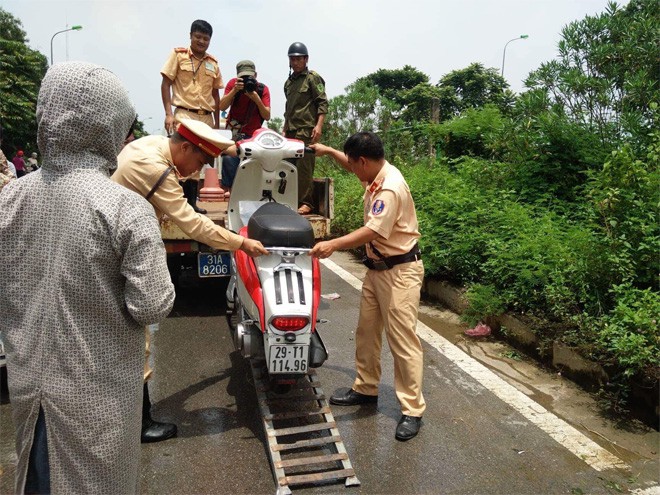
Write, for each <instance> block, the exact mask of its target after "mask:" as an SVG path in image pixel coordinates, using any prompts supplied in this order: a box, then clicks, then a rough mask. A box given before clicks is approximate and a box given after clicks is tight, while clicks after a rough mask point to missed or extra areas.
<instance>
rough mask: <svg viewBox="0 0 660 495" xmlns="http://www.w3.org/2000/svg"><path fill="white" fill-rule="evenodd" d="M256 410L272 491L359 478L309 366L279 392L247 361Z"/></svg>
mask: <svg viewBox="0 0 660 495" xmlns="http://www.w3.org/2000/svg"><path fill="white" fill-rule="evenodd" d="M251 368H252V376H253V377H254V384H255V389H256V392H257V400H258V401H259V410H260V412H261V418H262V421H263V425H264V431H265V433H266V440H267V442H268V453H269V456H270V461H271V467H272V471H273V477H274V479H275V485H276V486H277V489H276V492H275V493H276V495H290V494H291V489H290V487H293V486H300V485H308V486H309V485H318V484H330V483H333V482H337V481H339V480H345V485H346V486H358V485H359V484H360V481H359V480H358V479H357V477H356V476H355V471H354V470H353V466H352V465H351V461H350V459H349V458H348V453H347V452H346V448H345V446H344V442H343V441H342V439H341V435H340V434H339V430H338V429H337V425H336V423H335V418H334V417H333V415H332V411H331V410H330V406H329V404H328V401H327V399H326V397H325V394H324V392H323V390H322V389H321V384H320V382H319V379H318V377H317V376H316V372H315V370H313V369H311V370H309V373H308V374H307V375H306V377H305V378H304V379H301V380H299V381H298V383H296V384H295V385H293V387H292V389H291V390H289V391H288V392H287V393H285V394H276V393H274V392H272V391H271V390H270V387H269V384H268V382H267V378H266V377H267V374H266V373H265V372H264V371H263V362H257V361H255V360H252V361H251Z"/></svg>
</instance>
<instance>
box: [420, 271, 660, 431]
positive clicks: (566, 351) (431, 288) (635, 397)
mask: <svg viewBox="0 0 660 495" xmlns="http://www.w3.org/2000/svg"><path fill="white" fill-rule="evenodd" d="M422 295H423V296H425V297H427V298H429V299H432V300H434V301H437V302H439V303H440V304H442V305H443V306H445V307H447V308H448V309H450V310H451V311H453V312H454V313H456V314H459V315H461V314H463V312H464V311H465V310H466V309H467V307H468V301H467V298H466V297H465V290H464V289H461V288H458V287H455V286H453V285H451V284H450V283H448V282H446V281H444V280H433V279H428V278H425V279H424V284H423V285H422ZM485 323H486V324H488V326H490V327H491V329H492V330H493V332H494V333H495V334H496V337H497V338H498V339H500V340H503V341H505V342H507V343H508V344H510V345H512V346H513V347H515V348H517V349H520V350H521V351H523V352H525V353H526V354H528V355H530V356H531V357H533V358H535V359H538V360H540V361H541V362H543V363H544V364H547V365H549V366H552V367H553V368H554V369H555V370H557V371H558V372H559V373H561V374H562V376H564V377H566V378H568V379H570V380H572V381H574V382H576V383H577V384H579V385H580V386H582V387H583V388H584V389H586V390H588V391H589V392H598V391H599V390H601V389H602V388H603V387H604V386H606V385H607V383H608V381H609V375H608V373H607V371H606V370H605V368H603V367H602V366H601V365H600V364H598V363H596V362H594V361H590V360H588V359H586V358H585V357H584V356H582V355H581V354H580V353H578V352H577V351H576V350H575V349H573V348H571V347H569V346H567V345H564V344H561V343H558V342H553V344H552V346H543V348H541V347H542V342H541V340H540V339H539V337H538V336H537V335H536V333H535V332H534V330H533V329H532V328H531V327H530V326H528V325H527V324H526V323H524V322H522V321H521V320H519V319H518V318H516V317H514V316H512V315H510V314H503V315H500V316H495V317H488V318H486V321H485ZM631 386H632V397H631V402H634V404H631V406H634V409H635V410H636V411H638V412H639V415H641V417H640V419H642V420H643V421H644V422H646V423H648V424H649V425H650V426H653V427H655V428H657V424H658V416H659V413H660V407H659V406H658V390H657V389H654V388H642V387H640V386H639V384H635V383H632V384H631Z"/></svg>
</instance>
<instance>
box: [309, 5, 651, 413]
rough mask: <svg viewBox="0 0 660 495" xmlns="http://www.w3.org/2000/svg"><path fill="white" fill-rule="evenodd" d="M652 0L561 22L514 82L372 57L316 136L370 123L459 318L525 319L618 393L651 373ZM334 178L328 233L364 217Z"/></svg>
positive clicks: (341, 175) (331, 171)
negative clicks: (455, 292) (552, 50)
mask: <svg viewBox="0 0 660 495" xmlns="http://www.w3.org/2000/svg"><path fill="white" fill-rule="evenodd" d="M658 39H660V3H658V2H655V1H650V0H632V1H631V2H630V3H629V4H628V5H626V6H625V7H623V8H621V7H619V6H617V5H616V4H615V3H611V4H609V6H608V8H607V9H606V11H605V12H603V13H602V14H598V15H595V16H588V17H586V18H585V19H582V20H578V21H575V22H573V23H571V24H569V25H568V26H566V27H565V28H564V30H563V32H562V40H561V42H560V44H559V46H558V52H559V56H558V58H557V59H556V60H553V61H551V62H548V63H545V64H542V65H541V66H540V67H539V68H538V69H537V70H535V71H533V72H532V73H531V74H530V75H529V77H528V79H527V81H526V86H527V89H526V91H525V92H523V93H522V94H521V95H514V94H512V93H511V91H510V90H509V89H508V85H507V83H506V81H505V80H504V79H502V78H501V77H500V76H499V75H498V73H497V71H496V69H487V68H484V67H483V66H481V65H479V64H471V65H470V66H468V67H467V68H466V69H463V70H459V71H454V72H452V73H449V74H447V75H446V76H444V77H442V78H441V79H440V81H438V83H437V84H435V85H433V84H431V83H430V82H429V78H428V76H426V75H425V74H423V73H421V72H420V71H418V70H417V69H415V68H413V67H410V66H405V67H403V68H402V69H399V70H385V69H381V70H379V71H377V72H375V73H373V74H370V75H368V76H366V77H363V78H360V79H358V80H357V81H356V82H355V83H354V84H352V85H351V86H349V87H347V88H346V94H345V95H342V96H339V97H337V98H334V99H333V100H332V101H331V105H330V115H329V118H328V119H327V131H326V136H325V138H324V139H325V140H326V142H327V143H328V144H330V145H332V146H334V147H335V148H338V149H341V148H342V146H343V141H344V139H345V138H346V137H347V136H348V135H350V134H352V133H353V132H356V131H357V130H374V131H376V132H378V133H379V134H380V135H381V136H382V138H383V140H384V142H385V145H386V153H387V158H388V159H389V161H390V162H392V163H394V164H395V165H396V166H397V167H399V168H400V169H401V171H402V172H403V174H404V176H405V177H406V180H407V181H408V184H409V185H410V188H411V190H412V192H413V196H414V199H415V203H416V207H417V213H418V219H419V223H420V230H421V232H422V238H421V241H420V244H421V247H422V252H423V254H424V262H425V267H426V275H427V276H428V277H436V278H442V279H447V280H451V281H453V282H455V283H457V284H461V285H463V286H466V287H467V288H468V292H467V294H468V299H469V301H470V308H469V309H468V311H467V312H466V318H468V319H470V320H472V321H473V322H476V321H478V320H480V319H483V318H485V317H487V316H494V315H497V314H500V313H502V312H504V311H513V312H516V313H518V314H521V315H526V316H528V317H531V318H533V319H534V321H535V322H536V325H535V328H536V330H537V332H538V333H539V336H540V337H541V340H542V342H544V344H542V345H551V343H552V342H553V341H557V340H559V341H563V342H565V343H568V344H570V345H573V346H576V347H577V348H578V349H580V350H581V351H582V352H583V353H584V354H585V356H588V357H589V358H591V359H596V360H599V361H600V362H601V363H602V364H603V365H604V366H605V367H606V368H607V369H608V370H609V371H610V376H611V378H612V380H613V382H614V386H613V387H612V389H611V390H613V393H614V395H613V396H612V397H610V399H612V403H613V404H614V403H615V404H617V405H618V406H621V405H622V404H625V401H624V399H625V398H626V397H627V395H628V393H629V389H630V385H631V383H632V381H636V382H637V383H638V384H643V385H645V386H650V387H656V388H657V384H658V379H659V378H660V372H659V368H658V362H660V325H659V324H658V316H660V294H659V292H658V274H659V273H660V225H659V222H658V212H659V211H660V166H659V165H660V131H658V122H659V119H658V117H659V116H660V112H659V107H658V104H659V103H660V81H659V78H658V74H660V58H659V57H658V46H657V40H658ZM318 162H319V165H318V167H319V171H318V172H317V174H323V175H331V176H333V177H335V180H336V184H335V191H336V195H335V212H336V218H335V220H334V223H333V230H334V231H335V233H337V234H343V233H346V232H350V231H351V230H353V229H355V228H357V227H359V226H361V225H362V208H361V207H360V206H359V205H361V201H360V198H361V196H362V190H361V188H360V185H359V183H358V181H357V179H356V178H355V177H352V176H349V175H348V174H346V173H345V172H343V171H341V170H339V168H338V167H335V166H332V165H331V164H330V162H329V161H325V159H321V160H319V161H318Z"/></svg>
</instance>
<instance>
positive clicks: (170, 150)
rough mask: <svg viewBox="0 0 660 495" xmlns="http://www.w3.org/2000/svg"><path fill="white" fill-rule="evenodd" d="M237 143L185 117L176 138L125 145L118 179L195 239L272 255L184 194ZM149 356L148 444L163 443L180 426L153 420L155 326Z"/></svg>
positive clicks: (144, 427)
mask: <svg viewBox="0 0 660 495" xmlns="http://www.w3.org/2000/svg"><path fill="white" fill-rule="evenodd" d="M233 144H234V142H233V141H232V140H230V139H226V138H224V137H223V136H221V135H220V134H219V133H218V132H217V131H214V130H213V129H211V128H210V127H209V126H208V125H206V124H204V123H203V122H198V121H194V120H183V121H182V122H181V124H179V127H178V129H177V130H176V131H175V132H174V134H172V136H171V137H170V138H167V137H165V136H145V137H143V138H140V139H137V140H135V141H132V142H130V143H128V144H126V146H125V147H124V149H123V150H122V151H121V153H120V154H119V156H118V157H117V161H118V166H117V171H116V172H115V173H114V175H113V176H112V180H114V181H115V182H117V183H119V184H121V185H123V186H125V187H127V188H128V189H131V190H132V191H135V192H136V193H138V194H140V195H141V196H143V197H145V198H146V199H147V200H148V201H149V202H150V203H151V205H152V206H153V207H154V209H155V210H156V216H157V217H158V218H159V219H162V217H163V215H167V216H168V217H169V218H170V219H171V220H172V221H173V222H174V223H175V224H176V225H178V226H179V228H180V229H181V230H182V231H183V232H185V233H186V234H187V235H188V236H189V237H190V238H191V239H193V240H195V241H198V242H202V243H204V244H206V245H208V246H210V247H212V248H214V249H219V250H223V251H236V250H238V249H240V250H242V251H245V252H246V253H247V254H249V255H250V256H259V255H262V254H268V251H266V249H265V248H264V247H263V245H262V244H261V242H259V241H256V240H254V239H247V238H245V237H242V236H240V235H238V234H234V233H233V232H230V231H229V230H227V229H224V228H222V227H220V226H219V225H216V224H215V223H213V221H212V220H211V219H210V218H208V217H206V216H204V215H201V214H199V213H196V212H195V211H194V210H193V208H192V206H191V205H190V204H189V203H188V202H187V201H186V198H185V197H184V196H183V189H182V188H181V185H180V184H179V181H180V180H182V179H186V178H187V177H189V176H190V175H192V174H194V173H196V172H199V171H200V170H201V168H202V167H203V166H204V164H206V163H209V162H212V160H213V158H214V157H217V156H219V155H220V153H221V152H222V151H223V150H225V149H226V148H228V147H229V146H232V145H233ZM145 330H146V332H145V337H146V341H147V344H146V346H147V347H146V353H147V356H146V360H145V364H144V381H145V383H144V403H143V408H142V442H159V441H161V440H166V439H168V438H171V437H173V436H175V435H176V431H177V429H176V425H174V424H171V423H160V422H158V421H154V420H153V419H152V418H151V415H150V410H151V403H150V400H149V390H148V388H147V380H149V378H150V377H151V374H152V370H151V367H150V365H149V348H150V345H149V340H150V335H149V330H148V328H145Z"/></svg>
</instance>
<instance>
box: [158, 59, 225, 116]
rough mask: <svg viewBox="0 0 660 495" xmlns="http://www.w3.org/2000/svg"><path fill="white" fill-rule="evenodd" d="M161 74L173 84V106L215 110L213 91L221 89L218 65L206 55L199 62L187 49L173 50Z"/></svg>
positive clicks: (221, 81)
mask: <svg viewBox="0 0 660 495" xmlns="http://www.w3.org/2000/svg"><path fill="white" fill-rule="evenodd" d="M160 73H161V74H162V75H164V76H166V77H167V78H168V79H170V80H171V81H172V105H174V106H178V107H184V108H190V109H194V110H206V111H208V112H213V111H214V110H215V100H214V99H213V95H212V92H213V90H214V89H220V88H224V86H225V83H224V82H223V80H222V74H221V73H220V67H219V65H218V61H217V60H216V59H215V58H214V57H213V56H212V55H209V54H208V53H207V54H206V55H205V56H204V58H203V59H202V60H199V59H197V58H195V57H194V56H193V54H192V52H191V51H190V48H175V49H174V50H172V53H171V54H170V56H169V58H168V59H167V61H166V62H165V65H164V66H163V68H162V69H161V71H160Z"/></svg>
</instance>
